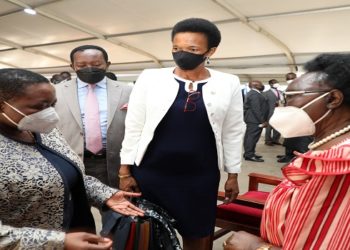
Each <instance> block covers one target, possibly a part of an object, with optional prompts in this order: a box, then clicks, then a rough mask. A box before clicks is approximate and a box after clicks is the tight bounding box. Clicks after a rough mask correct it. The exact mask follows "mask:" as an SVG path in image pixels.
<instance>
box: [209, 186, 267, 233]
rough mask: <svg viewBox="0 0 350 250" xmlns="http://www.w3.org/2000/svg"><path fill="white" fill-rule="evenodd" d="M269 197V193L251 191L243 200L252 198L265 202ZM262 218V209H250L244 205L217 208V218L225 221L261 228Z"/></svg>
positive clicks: (226, 205)
mask: <svg viewBox="0 0 350 250" xmlns="http://www.w3.org/2000/svg"><path fill="white" fill-rule="evenodd" d="M268 195H269V193H268V192H262V191H249V192H247V193H245V194H243V195H241V197H242V198H247V199H248V198H252V199H254V200H260V201H261V202H264V201H265V200H266V198H267V196H268ZM261 216H262V208H255V207H249V206H246V205H242V204H236V203H230V204H221V205H218V206H217V211H216V217H217V218H220V219H223V220H230V221H234V222H236V223H241V224H246V225H252V226H259V225H260V221H261Z"/></svg>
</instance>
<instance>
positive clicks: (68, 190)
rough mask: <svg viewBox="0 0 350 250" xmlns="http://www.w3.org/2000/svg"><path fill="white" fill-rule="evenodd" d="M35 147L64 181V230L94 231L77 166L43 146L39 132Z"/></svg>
mask: <svg viewBox="0 0 350 250" xmlns="http://www.w3.org/2000/svg"><path fill="white" fill-rule="evenodd" d="M34 135H35V140H36V144H35V146H36V148H37V149H38V151H39V152H40V153H41V154H42V155H43V156H44V157H45V158H46V159H47V160H48V161H49V162H50V163H51V164H52V165H53V167H54V168H55V169H56V170H57V172H58V173H59V174H60V175H61V177H62V180H63V183H64V190H65V191H64V194H65V196H64V213H63V228H64V229H65V231H86V232H91V233H95V232H96V230H95V222H94V218H93V216H92V213H91V211H90V205H89V202H88V199H87V194H86V191H85V186H84V180H83V176H82V173H81V172H80V170H79V167H78V166H76V165H75V163H74V162H73V161H71V160H70V159H68V158H67V157H65V156H64V155H61V154H59V153H58V152H56V151H55V150H53V149H51V148H49V147H47V146H45V145H44V144H42V142H41V137H40V135H39V134H34Z"/></svg>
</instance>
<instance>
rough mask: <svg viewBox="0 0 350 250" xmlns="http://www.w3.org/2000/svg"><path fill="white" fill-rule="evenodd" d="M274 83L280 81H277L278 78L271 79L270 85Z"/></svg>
mask: <svg viewBox="0 0 350 250" xmlns="http://www.w3.org/2000/svg"><path fill="white" fill-rule="evenodd" d="M274 83H278V81H277V80H276V79H271V80H269V84H270V85H272V84H274Z"/></svg>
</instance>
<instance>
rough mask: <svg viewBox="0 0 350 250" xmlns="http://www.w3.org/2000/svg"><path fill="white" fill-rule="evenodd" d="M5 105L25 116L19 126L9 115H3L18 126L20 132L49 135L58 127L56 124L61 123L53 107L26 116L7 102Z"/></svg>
mask: <svg viewBox="0 0 350 250" xmlns="http://www.w3.org/2000/svg"><path fill="white" fill-rule="evenodd" d="M4 103H5V104H6V105H8V106H9V107H11V108H12V109H13V110H14V111H16V112H17V113H19V114H21V115H23V118H22V119H21V120H20V121H19V122H18V124H17V123H16V122H14V121H13V120H12V119H11V118H10V117H9V116H8V115H6V114H5V113H2V114H3V116H4V117H6V118H7V120H9V121H10V122H11V123H12V124H14V125H16V126H17V128H18V129H19V130H28V131H31V132H37V133H49V132H51V130H52V129H54V128H55V127H56V124H57V122H58V121H59V117H58V114H57V112H56V110H55V109H54V108H53V107H49V108H46V109H43V110H41V111H39V112H36V113H33V114H30V115H25V114H23V113H22V112H21V111H19V110H18V109H17V108H15V107H13V106H12V105H10V104H8V103H7V102H4Z"/></svg>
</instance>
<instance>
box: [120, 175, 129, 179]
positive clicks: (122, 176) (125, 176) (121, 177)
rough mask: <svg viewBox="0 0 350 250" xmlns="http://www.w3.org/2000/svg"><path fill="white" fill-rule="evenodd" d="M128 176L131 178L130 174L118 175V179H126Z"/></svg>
mask: <svg viewBox="0 0 350 250" xmlns="http://www.w3.org/2000/svg"><path fill="white" fill-rule="evenodd" d="M130 176H131V174H124V175H120V174H118V177H119V179H123V178H128V177H130Z"/></svg>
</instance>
